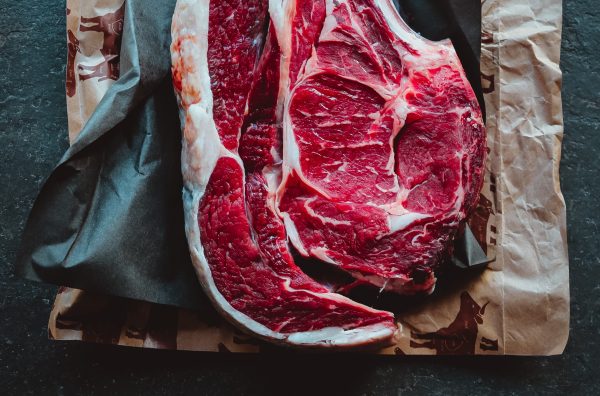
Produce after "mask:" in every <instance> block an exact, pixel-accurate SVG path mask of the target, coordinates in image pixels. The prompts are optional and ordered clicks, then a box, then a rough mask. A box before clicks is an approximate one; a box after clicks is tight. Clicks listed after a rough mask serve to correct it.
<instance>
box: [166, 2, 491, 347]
mask: <svg viewBox="0 0 600 396" xmlns="http://www.w3.org/2000/svg"><path fill="white" fill-rule="evenodd" d="M172 36H173V43H172V47H171V52H172V64H173V83H174V87H175V90H176V92H177V97H178V100H179V104H180V108H181V119H182V124H183V151H182V172H183V177H184V183H185V185H184V192H183V199H184V207H185V216H186V233H187V236H188V243H189V247H190V252H191V256H192V261H193V263H194V266H195V268H196V271H197V273H198V278H199V280H200V283H201V284H202V286H203V288H204V290H205V291H206V293H207V295H208V296H209V297H210V299H211V300H212V301H213V303H214V305H215V307H216V308H217V309H218V310H219V311H221V313H222V314H223V315H224V316H225V317H226V318H228V319H229V320H230V321H231V322H232V323H234V324H235V325H236V326H238V327H239V328H241V329H243V330H245V331H247V332H249V333H252V334H255V335H257V336H259V337H261V338H263V339H265V340H268V341H271V342H276V343H282V344H287V345H296V346H317V347H353V346H358V345H365V344H380V343H386V342H389V341H390V340H391V338H392V337H393V335H394V333H395V331H396V325H395V323H394V317H393V315H392V314H391V313H389V312H385V311H379V310H376V309H373V308H370V307H368V306H365V305H362V304H359V303H357V302H355V301H352V300H350V299H348V298H347V297H344V296H341V295H339V294H335V293H332V292H331V291H330V290H331V287H332V285H327V284H325V283H326V282H324V284H321V283H319V282H317V281H315V280H314V279H313V278H311V277H309V276H308V275H306V274H305V273H304V272H302V270H301V269H300V268H299V267H298V266H297V265H296V264H295V262H294V256H293V255H292V252H291V250H290V249H291V246H290V244H289V242H291V243H292V244H293V245H294V247H295V249H296V250H297V252H298V253H299V254H301V255H303V256H305V257H307V259H306V260H313V261H315V259H317V260H320V261H317V262H318V264H317V265H323V266H326V265H328V266H335V267H337V268H339V269H342V270H343V271H345V272H347V273H348V274H350V275H351V276H352V277H354V278H356V281H355V282H354V283H352V284H350V285H347V286H346V287H342V290H350V289H352V287H354V286H356V285H358V284H365V283H369V284H372V285H376V286H377V287H379V288H381V289H382V290H384V289H385V290H391V291H395V292H399V293H415V292H419V291H425V292H431V291H432V290H433V287H434V285H435V275H434V271H435V269H436V268H437V266H438V265H439V263H440V262H441V261H442V259H443V257H444V256H445V255H446V254H447V252H448V249H449V246H450V242H451V241H452V239H453V238H454V236H455V234H456V233H457V230H458V229H459V228H460V227H461V225H462V223H463V222H464V220H465V218H466V217H467V216H468V214H469V213H470V212H471V211H472V209H473V208H474V206H475V204H476V201H477V197H478V195H479V190H480V189H481V184H482V178H483V177H482V172H483V163H484V159H485V132H484V128H483V123H482V120H481V112H480V110H479V107H478V105H477V102H476V99H475V95H474V94H473V91H472V89H471V88H470V86H469V84H468V82H467V80H466V78H465V75H464V72H463V70H462V67H461V65H460V62H459V60H458V58H457V56H456V53H455V51H454V49H453V48H452V46H451V44H450V43H449V42H448V41H446V42H440V43H433V42H429V41H427V40H425V39H423V38H421V37H420V36H418V35H417V34H415V33H414V32H412V31H411V30H410V29H408V27H407V26H406V24H405V23H404V22H403V21H402V20H401V19H400V17H399V16H398V14H397V13H396V11H395V10H394V9H393V6H392V5H391V3H390V0H270V1H269V0H245V1H242V0H227V1H225V0H223V1H216V0H212V1H211V0H179V1H178V2H177V6H176V10H175V15H174V18H173V27H172ZM344 276H345V277H349V278H350V276H349V275H344ZM338 286H339V285H338ZM338 286H336V287H338Z"/></svg>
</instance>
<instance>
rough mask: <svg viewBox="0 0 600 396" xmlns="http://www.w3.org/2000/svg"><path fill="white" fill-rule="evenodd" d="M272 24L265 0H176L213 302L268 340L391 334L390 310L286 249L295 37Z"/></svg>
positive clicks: (193, 202)
mask: <svg viewBox="0 0 600 396" xmlns="http://www.w3.org/2000/svg"><path fill="white" fill-rule="evenodd" d="M278 3H280V2H278ZM304 3H305V4H309V3H308V2H304ZM290 4H291V5H294V6H295V5H296V4H301V2H298V3H295V2H294V3H290ZM287 5H288V4H286V5H285V6H286V7H287ZM309 5H310V4H309ZM276 6H281V4H276ZM278 9H279V10H281V9H283V8H281V7H279V8H278ZM294 15H296V16H298V17H300V18H301V17H302V15H301V14H295V13H292V14H289V13H288V14H286V15H283V14H281V15H280V17H281V18H280V19H278V20H277V21H278V23H279V24H280V25H281V24H282V23H283V24H286V23H292V22H293V21H294V20H295V17H294ZM273 20H274V21H275V18H274V19H273ZM274 24H275V22H274V23H273V24H271V25H270V27H269V29H268V33H267V35H266V37H264V31H265V30H266V29H265V28H266V27H267V4H266V0H230V1H210V2H209V0H179V1H178V3H177V7H176V11H175V15H174V19H173V27H172V35H173V44H172V48H171V50H172V63H173V82H174V86H175V90H176V92H177V94H178V98H179V103H180V107H181V118H182V123H183V125H184V128H183V152H182V164H183V165H182V166H183V176H184V184H185V186H184V192H183V199H184V205H185V215H186V233H187V236H188V243H189V247H190V251H191V256H192V261H193V263H194V265H195V267H196V270H197V273H198V277H199V280H200V282H201V284H202V286H203V288H204V290H205V291H206V293H207V295H208V296H209V297H210V298H211V300H212V301H213V303H214V305H215V307H216V308H217V309H219V310H220V311H221V312H222V313H223V315H224V316H225V317H226V318H228V319H229V320H230V321H231V322H233V323H234V324H235V325H237V326H238V327H239V328H241V329H243V330H245V331H247V332H250V333H252V334H255V335H256V336H259V337H261V338H263V339H266V340H268V341H271V342H277V343H283V344H288V345H297V346H315V347H352V346H358V345H365V344H375V343H382V342H389V341H390V339H391V338H392V336H393V334H394V333H395V330H396V325H395V323H394V318H393V315H392V314H391V313H388V312H384V311H378V310H375V309H372V308H370V307H367V306H364V305H361V304H358V303H356V302H354V301H352V300H350V299H348V298H346V297H343V296H341V295H337V294H333V293H330V292H329V291H328V290H327V289H326V288H325V287H324V286H322V285H320V284H319V283H317V282H315V281H314V280H312V279H311V278H309V277H308V276H306V275H305V274H304V273H303V272H302V271H301V270H300V269H299V268H298V267H297V266H296V265H295V264H294V262H293V259H292V256H291V254H290V252H289V249H288V244H287V239H286V234H285V228H284V225H283V223H282V221H281V219H280V218H279V217H278V216H277V212H276V208H275V199H274V198H275V189H276V188H277V186H278V184H279V179H280V165H281V153H280V150H281V144H280V142H281V130H280V128H279V125H278V121H279V120H280V119H281V115H282V110H283V103H284V100H285V97H286V96H287V91H288V89H289V87H290V84H289V80H290V78H289V76H290V70H291V67H290V62H289V59H288V58H287V57H288V56H290V54H291V52H290V51H289V50H288V48H289V47H290V45H288V44H287V43H289V42H290V37H279V34H278V32H277V31H276V30H277V29H276V28H275V26H274ZM309 30H310V29H309ZM263 42H266V45H264V49H263V50H262V55H260V53H261V47H263ZM311 46H312V43H308V47H306V46H304V45H302V46H301V47H302V48H305V47H306V48H310V47H311ZM281 48H286V49H285V50H284V51H282V50H281ZM305 50H306V49H305ZM292 52H293V53H294V54H297V55H294V57H295V56H298V57H307V56H308V54H309V53H310V51H309V52H308V53H306V54H303V53H302V54H301V53H300V52H298V51H296V50H294V51H292ZM284 53H285V54H284ZM284 55H285V57H286V58H285V59H284ZM282 59H283V60H284V61H283V62H282V61H281V60H282ZM301 63H302V62H301ZM282 76H284V77H282ZM278 104H279V105H278Z"/></svg>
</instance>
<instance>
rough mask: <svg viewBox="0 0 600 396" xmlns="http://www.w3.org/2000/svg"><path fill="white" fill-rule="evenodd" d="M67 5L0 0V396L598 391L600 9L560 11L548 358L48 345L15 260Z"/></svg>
mask: <svg viewBox="0 0 600 396" xmlns="http://www.w3.org/2000/svg"><path fill="white" fill-rule="evenodd" d="M16 3H18V4H16ZM64 9H65V5H64V2H62V1H51V0H38V1H32V0H28V1H21V2H14V1H8V0H0V70H1V71H2V72H0V263H1V264H0V393H2V394H11V395H12V394H15V395H22V394H28V393H32V394H33V393H35V394H59V395H62V394H106V393H112V394H115V393H117V394H138V393H144V394H163V393H169V394H179V393H191V392H196V393H200V394H229V393H232V394H265V393H271V392H272V393H279V394H281V393H293V394H295V393H298V394H310V393H311V392H316V391H318V392H319V393H320V392H324V393H329V394H398V393H401V392H403V391H407V392H408V391H411V392H418V393H421V392H422V393H425V392H427V393H428V394H432V395H436V394H444V395H453V394H465V393H467V394H471V393H476V394H491V393H495V394H496V393H497V394H521V393H523V394H524V393H544V394H564V393H567V392H568V393H571V394H583V393H585V394H590V395H593V394H600V380H598V377H597V376H598V374H599V373H600V370H599V367H600V357H599V356H598V354H599V353H600V348H599V345H598V338H600V323H599V322H600V293H599V291H600V286H599V284H600V283H599V281H598V279H599V278H600V247H599V245H600V244H599V243H598V236H599V235H600V230H599V223H600V218H599V216H598V213H599V212H600V199H599V197H600V187H599V183H598V180H597V175H600V160H599V158H598V157H599V156H600V130H599V129H600V101H599V100H598V91H599V89H600V76H599V72H598V61H599V60H600V59H599V56H598V49H599V48H600V34H599V30H598V28H597V26H598V25H599V24H600V13H597V12H596V11H594V10H597V1H596V0H578V1H575V0H570V1H566V2H565V15H564V41H563V62H562V67H563V70H564V73H565V76H564V104H565V122H566V137H565V142H564V143H565V144H564V155H563V162H562V169H561V172H562V181H563V186H562V187H563V191H564V194H565V197H566V200H567V206H568V215H569V218H568V221H569V244H570V245H569V252H570V259H571V289H572V304H571V306H572V322H571V338H570V341H569V344H568V346H567V350H566V352H565V354H564V355H563V356H559V357H553V358H491V359H490V358H488V359H484V358H398V357H391V358H382V357H368V356H353V357H350V356H339V355H338V356H319V357H316V356H286V357H283V356H268V357H267V356H226V355H215V354H202V353H195V354H193V353H172V352H161V351H141V350H135V349H123V348H116V347H112V348H111V347H99V346H95V345H85V344H81V343H61V342H50V341H48V340H47V339H46V323H47V319H48V312H49V311H50V305H51V302H52V300H53V297H54V293H55V288H54V287H50V286H44V285H39V284H34V283H30V282H25V281H22V280H20V279H16V278H15V277H14V275H13V262H14V258H15V251H16V249H17V245H18V241H19V237H20V233H21V231H22V229H23V226H24V222H25V219H26V215H27V212H28V211H29V209H30V207H31V205H32V203H33V199H34V197H35V195H36V193H37V190H38V188H39V187H40V185H41V183H42V181H43V179H44V177H45V176H46V175H48V173H49V172H50V170H51V169H52V167H53V166H54V165H55V164H56V162H57V161H58V159H59V158H60V156H61V154H62V153H63V152H64V150H65V149H66V147H67V140H66V136H67V133H66V122H67V120H66V110H65V99H64V74H65V70H64V68H65V66H64V65H65V56H66V49H65V37H64V26H65V18H64ZM549 336H551V335H549Z"/></svg>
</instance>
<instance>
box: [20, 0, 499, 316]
mask: <svg viewBox="0 0 600 396" xmlns="http://www.w3.org/2000/svg"><path fill="white" fill-rule="evenodd" d="M397 3H399V4H397V5H398V6H399V9H400V10H401V13H402V14H403V16H404V17H405V19H406V20H407V22H408V23H409V24H410V25H411V26H412V27H413V29H415V30H416V31H418V32H419V33H421V34H422V35H423V36H425V37H427V38H429V39H432V40H439V39H443V38H446V37H449V38H450V39H451V40H452V41H453V43H454V45H455V47H456V49H457V52H458V54H459V57H460V59H461V61H462V62H463V65H464V67H465V70H466V71H467V76H468V78H469V79H470V81H471V84H472V85H473V87H474V89H475V91H476V93H477V95H478V97H479V98H480V102H481V104H482V105H483V101H482V100H481V97H482V93H481V86H480V82H479V48H480V31H481V17H480V9H481V8H480V2H479V0H447V1H435V0H427V1H425V0H411V1H408V0H406V1H404V0H400V1H399V2H397ZM174 5H175V1H174V0H169V1H166V0H144V1H142V0H127V1H126V9H125V20H124V30H123V38H122V47H121V64H120V68H121V76H120V78H119V79H118V81H116V82H115V84H113V85H112V86H111V88H109V90H108V91H107V93H106V95H105V96H104V98H103V99H102V101H101V102H100V104H99V105H98V107H97V108H96V110H95V112H94V113H93V114H92V116H91V118H90V119H89V121H88V122H87V123H86V125H85V126H84V128H83V130H82V131H81V133H80V135H79V137H78V138H77V139H76V141H75V142H74V143H73V145H72V146H71V147H70V148H69V149H68V150H67V152H66V153H65V154H64V156H63V158H62V159H61V161H60V163H59V164H58V166H57V167H56V168H55V169H54V171H53V172H52V174H51V175H50V176H49V178H48V179H47V181H46V182H45V184H44V185H43V187H42V189H41V191H40V194H39V195H38V197H37V199H36V201H35V203H34V206H33V209H32V211H31V213H30V216H29V219H28V222H27V225H26V227H25V231H24V234H23V241H22V245H21V249H20V252H19V256H18V262H17V267H16V268H17V273H18V274H19V275H21V276H23V277H25V278H28V279H31V280H36V281H42V282H48V283H53V284H56V285H63V286H69V287H73V288H78V289H84V290H88V291H93V292H98V293H103V294H108V295H115V296H120V297H127V298H132V299H136V300H144V301H150V302H155V303H161V304H167V305H175V306H180V307H185V308H198V307H201V306H203V305H205V304H207V299H206V297H205V296H204V295H203V293H202V290H201V288H200V286H199V283H198V282H197V280H196V276H195V273H194V270H193V267H192V264H191V261H190V258H189V253H188V250H187V243H186V237H185V233H184V226H183V208H182V202H181V190H182V179H181V171H180V151H181V143H180V140H181V133H180V125H179V120H178V109H177V104H176V101H175V97H174V94H173V89H172V86H171V80H170V53H169V45H170V41H171V35H170V25H171V16H172V13H173V8H174ZM455 251H456V253H455V256H454V257H453V262H454V263H455V265H457V266H458V267H462V268H466V267H471V266H477V265H480V264H483V263H486V262H487V261H488V260H487V257H486V255H485V253H484V252H483V250H482V249H481V247H480V246H479V244H478V242H477V241H476V240H475V238H474V237H473V234H472V233H471V232H470V231H469V230H468V229H467V231H466V232H465V233H464V236H463V237H461V238H460V239H458V240H457V242H456V249H455Z"/></svg>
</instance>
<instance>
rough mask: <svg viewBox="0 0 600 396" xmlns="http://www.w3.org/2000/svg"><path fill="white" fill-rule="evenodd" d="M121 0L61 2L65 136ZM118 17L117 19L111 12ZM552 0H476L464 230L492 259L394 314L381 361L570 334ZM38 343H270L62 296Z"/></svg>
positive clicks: (137, 308) (111, 50)
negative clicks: (477, 171)
mask: <svg viewBox="0 0 600 396" xmlns="http://www.w3.org/2000/svg"><path fill="white" fill-rule="evenodd" d="M122 5H123V0H94V1H86V2H84V1H81V0H68V1H67V7H68V18H67V29H68V39H69V58H68V62H69V64H68V65H67V69H68V72H67V107H68V112H69V137H70V139H71V141H72V140H73V138H74V137H75V136H76V135H77V133H78V131H79V130H80V129H81V127H82V125H83V124H84V123H85V121H86V120H87V117H89V115H90V114H91V113H92V111H93V110H94V108H95V107H96V105H97V104H98V102H99V101H100V99H101V98H102V95H103V94H104V93H105V92H106V90H107V89H108V87H109V86H110V84H111V83H112V82H113V81H114V80H115V79H116V78H117V77H118V44H119V37H120V32H121V31H120V29H121V28H122V22H121V23H120V22H119V21H120V16H121V20H122ZM120 13H121V14H120ZM561 17H562V4H561V1H560V0H530V1H528V2H525V3H524V2H522V1H519V0H482V37H483V39H482V56H481V78H482V84H483V88H484V97H485V103H486V112H487V122H486V123H487V130H488V147H489V149H490V155H489V159H488V163H487V174H486V183H485V186H484V188H483V191H482V197H481V202H480V205H479V208H478V210H477V212H476V213H475V215H474V216H473V217H472V219H471V221H470V226H471V229H472V230H473V232H474V234H475V236H476V237H477V239H478V240H480V241H481V242H482V245H483V246H485V247H486V249H487V254H488V256H489V257H495V260H494V261H493V262H492V263H491V264H490V265H489V266H488V267H487V269H485V270H484V271H483V272H481V273H475V274H470V275H469V276H468V277H467V278H464V277H463V278H462V279H460V280H458V281H457V285H456V286H457V287H454V288H452V290H441V291H439V292H436V293H435V294H434V295H433V296H431V297H430V298H429V299H427V300H426V301H425V302H423V303H421V304H418V305H417V306H415V307H414V308H413V309H411V310H408V311H405V312H403V313H402V314H400V315H398V319H399V322H398V326H399V330H400V332H399V333H400V337H399V341H398V343H397V345H394V346H392V347H389V348H386V349H384V350H381V351H380V352H379V353H382V354H407V355H433V354H440V355H444V354H445V355H448V354H449V355H458V354H461V355H463V354H507V355H553V354H559V353H562V351H563V350H564V347H565V344H566V342H567V338H568V330H569V289H568V287H569V281H568V259H567V246H566V243H567V242H566V241H567V238H566V221H565V204H564V200H563V197H562V194H561V192H560V185H559V174H558V170H559V162H560V150H561V141H562V133H563V123H562V105H561V96H560V84H561V72H560V69H559V57H560V40H561ZM49 334H50V338H52V339H57V340H81V341H90V342H98V343H107V344H118V345H126V346H136V347H145V348H161V349H179V350H195V351H222V352H223V351H230V352H259V351H261V350H265V349H269V347H268V346H266V345H264V344H263V343H261V342H257V341H255V340H253V339H251V338H250V337H248V336H246V335H244V334H242V333H240V332H239V331H238V330H236V329H234V328H233V327H232V326H230V325H229V324H227V323H226V322H224V321H223V319H221V318H220V317H219V316H218V315H216V314H215V313H214V311H212V310H207V311H206V312H195V311H194V312H192V311H188V310H185V309H178V308H174V307H168V306H162V305H158V304H151V303H147V302H140V301H134V300H126V299H121V298H116V297H110V296H101V295H96V294H92V293H88V292H85V291H81V290H76V289H69V288H62V289H61V290H60V291H59V293H58V295H57V297H56V301H55V303H54V307H53V309H52V312H51V315H50V321H49Z"/></svg>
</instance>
